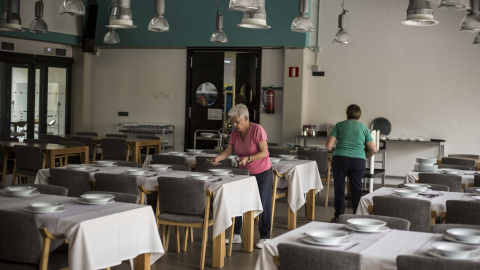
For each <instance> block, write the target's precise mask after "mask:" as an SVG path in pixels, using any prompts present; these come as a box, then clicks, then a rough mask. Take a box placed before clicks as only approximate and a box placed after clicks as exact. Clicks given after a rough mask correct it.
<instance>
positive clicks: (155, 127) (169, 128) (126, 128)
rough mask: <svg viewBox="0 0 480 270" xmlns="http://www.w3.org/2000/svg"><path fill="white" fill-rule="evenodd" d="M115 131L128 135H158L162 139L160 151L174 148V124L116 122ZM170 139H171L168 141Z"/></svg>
mask: <svg viewBox="0 0 480 270" xmlns="http://www.w3.org/2000/svg"><path fill="white" fill-rule="evenodd" d="M117 131H118V132H122V133H127V134H128V137H131V136H132V137H133V136H135V137H138V136H158V137H160V139H161V140H162V153H164V152H168V151H172V150H174V146H175V126H174V125H169V124H162V123H140V122H138V123H137V122H128V123H118V125H117ZM170 140H171V141H170Z"/></svg>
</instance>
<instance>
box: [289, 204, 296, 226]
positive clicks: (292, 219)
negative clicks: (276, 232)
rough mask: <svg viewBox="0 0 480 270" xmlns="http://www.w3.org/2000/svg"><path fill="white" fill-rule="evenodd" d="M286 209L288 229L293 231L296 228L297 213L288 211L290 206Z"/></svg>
mask: <svg viewBox="0 0 480 270" xmlns="http://www.w3.org/2000/svg"><path fill="white" fill-rule="evenodd" d="M287 208H288V227H287V228H288V229H289V230H293V229H295V228H297V212H293V211H292V209H290V206H287Z"/></svg>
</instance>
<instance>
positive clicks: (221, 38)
mask: <svg viewBox="0 0 480 270" xmlns="http://www.w3.org/2000/svg"><path fill="white" fill-rule="evenodd" d="M215 26H216V27H217V30H216V31H215V32H213V34H212V36H211V37H210V42H211V43H227V42H228V37H227V34H225V32H223V15H222V12H220V11H218V12H217V20H216V24H215Z"/></svg>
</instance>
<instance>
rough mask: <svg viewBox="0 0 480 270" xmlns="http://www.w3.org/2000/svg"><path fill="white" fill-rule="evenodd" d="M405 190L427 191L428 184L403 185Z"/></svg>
mask: <svg viewBox="0 0 480 270" xmlns="http://www.w3.org/2000/svg"><path fill="white" fill-rule="evenodd" d="M404 186H405V187H406V188H407V189H411V190H415V191H418V192H423V191H427V190H428V188H429V187H430V185H428V184H419V183H409V184H405V185H404Z"/></svg>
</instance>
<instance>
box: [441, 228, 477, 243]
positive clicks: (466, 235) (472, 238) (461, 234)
mask: <svg viewBox="0 0 480 270" xmlns="http://www.w3.org/2000/svg"><path fill="white" fill-rule="evenodd" d="M447 234H449V235H451V236H453V237H455V238H456V239H457V240H459V241H462V242H473V243H480V230H474V229H449V230H447Z"/></svg>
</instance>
